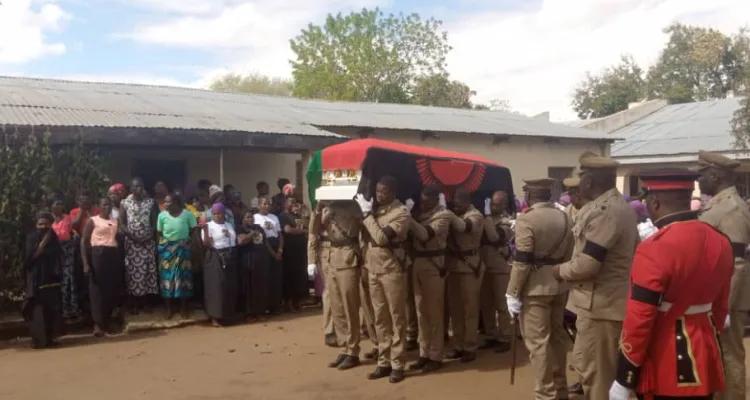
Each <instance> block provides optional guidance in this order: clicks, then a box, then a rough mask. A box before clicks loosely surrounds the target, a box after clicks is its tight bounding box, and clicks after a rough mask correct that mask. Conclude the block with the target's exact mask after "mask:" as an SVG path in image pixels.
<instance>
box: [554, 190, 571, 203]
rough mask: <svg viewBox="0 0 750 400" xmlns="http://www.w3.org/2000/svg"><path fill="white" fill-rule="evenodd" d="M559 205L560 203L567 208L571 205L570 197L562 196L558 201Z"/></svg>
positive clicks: (567, 195)
mask: <svg viewBox="0 0 750 400" xmlns="http://www.w3.org/2000/svg"><path fill="white" fill-rule="evenodd" d="M557 202H558V203H560V205H561V206H567V205H568V204H570V195H569V194H567V193H565V194H564V195H562V196H560V199H559V200H557Z"/></svg>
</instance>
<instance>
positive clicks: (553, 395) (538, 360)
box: [519, 294, 608, 400]
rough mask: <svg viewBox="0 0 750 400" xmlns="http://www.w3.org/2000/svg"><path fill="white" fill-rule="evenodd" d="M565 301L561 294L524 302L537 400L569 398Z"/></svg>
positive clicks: (523, 327)
mask: <svg viewBox="0 0 750 400" xmlns="http://www.w3.org/2000/svg"><path fill="white" fill-rule="evenodd" d="M565 297H566V296H565V294H561V295H557V296H529V297H525V298H524V299H523V310H522V311H521V315H520V317H519V322H520V323H521V332H522V336H523V340H524V343H525V344H526V349H528V350H529V359H530V360H531V367H532V368H534V373H535V378H536V379H535V384H534V399H536V400H556V399H567V398H568V383H567V379H566V376H565V366H566V358H567V353H568V343H569V342H568V338H567V333H566V332H565V328H564V327H563V313H564V312H565ZM606 398H608V397H605V398H604V399H606Z"/></svg>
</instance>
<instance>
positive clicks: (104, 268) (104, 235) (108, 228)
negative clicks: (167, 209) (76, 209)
mask: <svg viewBox="0 0 750 400" xmlns="http://www.w3.org/2000/svg"><path fill="white" fill-rule="evenodd" d="M100 210H101V212H100V214H99V215H96V216H93V217H91V218H90V219H89V220H88V222H87V223H86V226H85V228H84V229H83V235H82V236H83V237H82V238H81V254H82V258H83V272H84V274H85V275H86V276H88V279H89V298H90V300H91V318H92V319H93V320H94V336H97V337H98V336H103V335H104V332H111V330H110V320H111V318H112V312H113V311H114V309H115V308H116V307H118V306H120V305H121V304H120V302H121V300H122V295H123V289H124V285H123V283H124V270H123V263H122V258H121V256H120V251H119V248H118V246H117V227H118V220H117V219H115V218H112V217H111V212H112V203H111V201H110V200H109V198H107V197H104V198H102V199H101V201H100Z"/></svg>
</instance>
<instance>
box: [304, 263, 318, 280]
mask: <svg viewBox="0 0 750 400" xmlns="http://www.w3.org/2000/svg"><path fill="white" fill-rule="evenodd" d="M317 273H318V266H317V265H315V264H307V276H308V277H310V280H313V279H315V275H316V274H317Z"/></svg>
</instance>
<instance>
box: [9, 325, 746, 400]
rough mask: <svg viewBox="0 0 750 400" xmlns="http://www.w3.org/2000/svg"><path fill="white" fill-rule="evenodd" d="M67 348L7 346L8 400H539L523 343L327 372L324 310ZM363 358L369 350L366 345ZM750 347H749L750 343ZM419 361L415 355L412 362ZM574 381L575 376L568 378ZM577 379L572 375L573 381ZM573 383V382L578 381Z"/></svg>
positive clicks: (87, 340) (82, 341) (70, 342)
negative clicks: (391, 372)
mask: <svg viewBox="0 0 750 400" xmlns="http://www.w3.org/2000/svg"><path fill="white" fill-rule="evenodd" d="M62 343H63V346H62V347H61V348H59V349H54V350H44V351H32V350H28V342H25V341H20V342H15V343H0V377H1V378H0V398H5V399H15V400H26V399H29V400H41V399H55V400H68V399H69V400H93V399H100V398H107V399H109V400H133V399H139V400H151V399H153V400H169V399H175V400H177V399H179V400H235V399H237V400H239V399H242V400H247V399H263V400H291V399H294V400H299V399H304V400H370V399H373V400H374V399H384V398H387V399H389V400H401V399H422V398H425V399H431V400H443V399H445V400H453V399H456V398H474V399H490V398H507V399H527V398H531V388H532V383H531V382H532V381H531V379H532V372H531V370H530V367H529V365H528V357H527V353H526V351H525V350H524V349H523V346H522V345H520V344H521V343H520V341H519V345H520V346H519V352H518V364H519V368H518V370H517V372H516V384H515V386H510V384H509V378H510V374H509V368H510V360H511V356H510V354H509V353H506V354H495V353H494V352H492V351H489V352H487V351H485V352H480V354H479V357H478V359H477V360H476V361H475V362H474V363H472V364H469V365H463V364H460V363H453V362H452V363H447V364H446V365H445V367H444V368H443V369H442V370H441V371H439V372H437V373H433V374H430V375H423V376H420V375H410V376H409V377H408V378H407V380H405V381H404V382H402V383H400V384H396V385H394V384H390V383H388V382H387V381H386V380H379V381H368V380H367V379H366V378H365V375H366V374H367V373H368V372H370V371H371V370H372V369H373V368H374V365H373V364H372V362H371V361H366V362H365V363H364V364H363V365H362V366H361V367H358V368H355V369H352V370H349V371H337V370H333V369H329V368H327V367H326V364H327V363H328V362H329V361H331V360H332V359H333V358H335V356H336V355H337V350H336V349H331V348H329V347H326V346H324V345H323V335H322V333H321V318H320V315H319V313H317V312H316V311H312V310H311V311H307V312H305V313H304V314H300V315H294V316H289V317H280V318H279V319H278V320H273V321H269V322H265V323H256V324H249V325H240V326H235V327H229V328H212V327H209V326H205V325H204V326H192V327H187V328H183V329H175V330H171V331H169V332H167V331H151V332H144V333H135V334H127V335H120V336H115V337H108V338H102V339H94V338H92V337H89V336H74V337H66V338H64V339H63V342H62ZM362 345H363V351H367V350H369V349H370V348H371V345H370V343H369V342H368V341H363V342H362ZM748 345H750V342H749V343H748ZM414 358H416V353H412V354H410V359H414ZM569 375H570V374H569ZM569 377H570V378H572V377H573V376H572V375H570V376H569ZM571 382H572V381H571Z"/></svg>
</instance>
